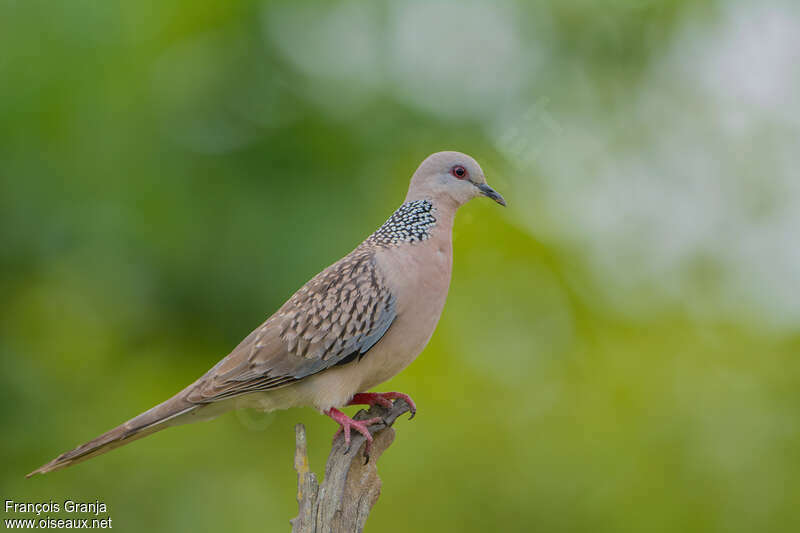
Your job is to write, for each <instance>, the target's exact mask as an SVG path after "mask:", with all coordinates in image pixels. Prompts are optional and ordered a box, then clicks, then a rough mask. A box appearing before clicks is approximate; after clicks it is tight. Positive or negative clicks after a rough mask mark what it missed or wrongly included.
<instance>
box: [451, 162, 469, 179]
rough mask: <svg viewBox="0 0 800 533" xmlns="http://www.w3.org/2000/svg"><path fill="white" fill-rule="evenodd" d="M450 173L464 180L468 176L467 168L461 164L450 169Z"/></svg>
mask: <svg viewBox="0 0 800 533" xmlns="http://www.w3.org/2000/svg"><path fill="white" fill-rule="evenodd" d="M450 174H452V175H453V176H455V177H456V178H458V179H460V180H463V179H464V178H466V177H467V169H466V168H464V167H462V166H461V165H456V166H454V167H453V168H452V169H451V170H450Z"/></svg>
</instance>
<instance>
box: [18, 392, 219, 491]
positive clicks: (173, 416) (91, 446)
mask: <svg viewBox="0 0 800 533" xmlns="http://www.w3.org/2000/svg"><path fill="white" fill-rule="evenodd" d="M201 407H203V406H202V405H197V404H194V403H191V402H189V401H187V400H186V399H185V398H183V395H181V394H178V395H177V396H174V397H172V398H170V399H169V400H167V401H166V402H164V403H161V404H159V405H156V406H155V407H153V408H152V409H149V410H147V411H145V412H144V413H142V414H140V415H139V416H137V417H134V418H131V419H130V420H128V421H127V422H125V423H124V424H122V425H120V426H117V427H115V428H114V429H112V430H110V431H107V432H105V433H103V434H102V435H100V436H99V437H96V438H94V439H92V440H90V441H89V442H87V443H85V444H81V445H80V446H78V447H77V448H75V449H74V450H70V451H68V452H64V453H62V454H61V455H59V456H58V457H56V458H55V459H53V460H52V461H50V462H49V463H46V464H44V465H42V466H40V467H39V468H37V469H36V470H34V471H33V472H31V473H30V474H28V475H27V476H26V477H31V476H32V475H34V474H46V473H48V472H52V471H54V470H60V469H62V468H65V467H67V466H70V465H74V464H76V463H80V462H81V461H85V460H86V459H91V458H92V457H95V456H96V455H100V454H103V453H106V452H108V451H111V450H113V449H114V448H119V447H120V446H124V445H125V444H128V443H129V442H133V441H135V440H138V439H141V438H142V437H146V436H147V435H151V434H153V433H155V432H156V431H160V430H162V429H165V428H167V427H169V426H172V425H177V424H180V423H182V422H184V421H187V422H188V420H181V421H178V420H177V419H178V417H183V415H187V414H190V413H195V412H196V411H197V410H199V408H201Z"/></svg>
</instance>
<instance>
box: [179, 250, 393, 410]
mask: <svg viewBox="0 0 800 533" xmlns="http://www.w3.org/2000/svg"><path fill="white" fill-rule="evenodd" d="M395 303H396V301H395V297H394V296H393V295H392V293H391V291H390V290H389V288H388V286H387V284H386V282H385V279H384V278H383V276H382V274H381V273H380V271H379V269H378V267H377V264H376V262H375V257H374V251H373V250H372V249H370V248H369V247H367V246H362V247H359V248H357V249H356V250H354V251H353V252H352V253H351V254H349V255H347V256H345V257H344V258H343V259H341V260H340V261H338V262H337V263H335V264H333V265H331V266H330V267H328V268H327V269H325V270H323V271H322V272H321V273H319V274H318V275H317V276H315V277H314V278H313V279H312V280H311V281H309V282H308V283H307V284H306V285H305V286H303V287H302V288H301V289H300V290H298V291H297V292H296V293H295V294H294V295H293V296H292V297H291V298H290V299H289V300H288V301H287V302H286V303H285V304H284V305H283V306H282V307H281V308H280V309H279V310H278V312H277V313H275V314H274V315H273V316H272V317H270V318H269V319H268V320H267V321H266V322H264V324H262V325H261V326H260V327H259V328H258V329H256V330H255V331H253V332H252V333H251V334H250V335H248V336H247V337H246V338H245V339H244V340H243V341H242V342H241V343H240V344H239V346H237V347H236V348H235V349H234V350H233V352H231V354H230V355H228V356H227V357H226V358H225V359H223V360H222V361H220V362H219V363H218V364H217V365H216V366H215V367H214V368H212V369H211V370H209V372H208V373H206V375H205V376H203V377H202V378H200V379H199V380H198V381H197V382H196V383H195V384H194V385H193V386H191V387H190V388H189V389H188V390H187V393H188V394H187V399H188V400H189V401H192V402H195V403H208V402H213V401H218V400H222V399H225V398H230V397H233V396H238V395H240V394H245V393H248V392H256V391H266V390H270V389H274V388H277V387H281V386H284V385H287V384H290V383H293V382H296V381H299V380H301V379H303V378H306V377H308V376H310V375H313V374H316V373H317V372H321V371H323V370H325V369H327V368H331V367H333V366H335V365H337V364H343V363H345V362H349V361H351V360H353V359H360V358H361V357H362V356H363V355H364V354H366V353H367V351H368V350H369V349H370V348H372V347H373V346H374V345H375V343H377V342H378V341H379V340H380V339H381V337H383V335H384V334H385V333H386V331H387V330H388V329H389V327H390V326H391V325H392V322H393V321H394V319H395V317H396V316H397V313H396V309H395Z"/></svg>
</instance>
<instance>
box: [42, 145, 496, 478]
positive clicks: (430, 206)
mask: <svg viewBox="0 0 800 533" xmlns="http://www.w3.org/2000/svg"><path fill="white" fill-rule="evenodd" d="M479 195H483V196H487V197H489V198H491V199H493V200H495V201H496V202H498V203H499V204H501V205H505V200H503V197H502V196H500V194H498V193H497V192H496V191H495V190H494V189H492V188H491V187H489V185H487V184H486V179H485V177H484V175H483V171H482V170H481V168H480V166H479V165H478V163H477V162H475V160H473V159H472V158H471V157H469V156H467V155H465V154H461V153H458V152H439V153H436V154H433V155H431V156H429V157H428V158H427V159H425V160H424V161H423V162H422V164H420V166H419V168H418V169H417V170H416V172H415V173H414V175H413V177H412V178H411V184H410V186H409V188H408V194H407V196H406V199H405V202H404V203H403V204H402V205H401V206H400V207H399V208H398V209H397V210H396V211H395V212H394V213H393V214H392V215H391V216H390V217H389V219H388V220H387V221H386V223H384V224H383V225H382V226H381V227H380V228H378V229H377V230H376V231H375V232H374V233H373V234H372V235H370V236H369V237H367V239H366V240H365V241H364V242H362V243H361V244H360V245H358V247H356V249H355V250H353V251H352V252H350V253H349V254H347V255H346V256H344V257H343V258H342V259H340V260H339V261H337V262H336V263H334V264H333V265H331V266H329V267H328V268H326V269H325V270H323V271H322V272H320V273H319V274H317V275H316V276H315V277H314V278H313V279H311V281H309V282H308V283H306V284H305V285H304V286H303V287H301V288H300V290H298V291H297V292H296V293H294V295H292V297H291V298H289V300H288V301H287V302H286V303H285V304H283V306H281V308H280V309H278V311H277V312H276V313H275V314H274V315H272V316H271V317H269V318H268V319H267V320H266V322H264V323H263V324H262V325H261V326H259V327H258V328H256V330H255V331H253V332H252V333H250V335H248V336H247V337H246V338H245V339H244V340H243V341H242V342H241V343H239V345H238V346H237V347H236V348H234V349H233V351H232V352H231V353H230V354H229V355H228V356H227V357H225V358H224V359H222V360H221V361H220V362H219V363H217V364H216V365H215V366H214V367H213V368H211V370H209V371H208V372H206V373H205V374H204V375H203V376H202V377H200V379H198V380H197V381H195V382H194V383H192V384H191V385H189V386H188V387H186V388H185V389H183V390H182V391H181V392H179V393H178V394H176V395H175V396H173V397H172V398H170V399H169V400H167V401H165V402H164V403H162V404H159V405H157V406H155V407H153V408H152V409H150V410H148V411H145V412H144V413H142V414H140V415H139V416H137V417H135V418H132V419H131V420H129V421H127V422H125V423H124V424H122V425H120V426H118V427H116V428H114V429H112V430H110V431H108V432H106V433H104V434H102V435H100V436H99V437H97V438H95V439H93V440H91V441H89V442H87V443H85V444H82V445H80V446H78V447H77V448H75V449H74V450H71V451H68V452H66V453H63V454H61V455H59V456H58V457H56V458H55V459H53V460H52V461H50V462H49V463H47V464H45V465H43V466H41V467H40V468H38V469H36V470H35V471H33V472H31V473H30V474H28V476H29V477H30V476H31V475H33V474H37V473H42V474H44V473H47V472H52V471H53V470H58V469H60V468H64V467H66V466H69V465H72V464H75V463H78V462H80V461H84V460H86V459H89V458H91V457H94V456H95V455H99V454H102V453H105V452H107V451H109V450H111V449H114V448H116V447H118V446H122V445H123V444H127V443H129V442H132V441H134V440H136V439H139V438H141V437H144V436H146V435H150V434H151V433H155V432H156V431H159V430H161V429H164V428H166V427H169V426H173V425H178V424H184V423H187V422H193V421H197V420H207V419H209V418H213V417H215V416H217V415H219V414H220V413H222V412H225V411H228V410H231V409H233V408H238V407H254V408H258V409H261V410H264V411H272V410H275V409H286V408H289V407H297V406H312V407H314V408H316V409H318V410H319V411H320V412H322V413H325V414H326V415H328V416H330V417H331V418H332V419H333V420H335V421H336V422H337V423H338V424H339V425H340V426H341V427H340V428H339V431H342V430H343V431H344V435H345V439H346V440H347V441H348V443H349V440H350V430H351V428H352V429H355V430H356V431H358V432H360V433H361V434H363V435H364V436H365V437H366V439H367V447H366V450H365V453H366V454H368V453H369V443H370V442H371V440H372V439H371V437H370V433H369V431H368V430H367V428H368V426H369V425H370V424H372V423H374V422H376V421H377V420H374V419H371V420H364V421H355V420H353V419H351V418H350V417H348V416H347V415H345V414H344V413H342V412H341V411H339V410H338V407H342V406H344V405H352V404H367V405H369V404H375V403H379V404H383V405H389V404H390V402H391V401H392V400H394V399H398V398H403V399H404V400H406V401H407V402H408V403H409V406H410V407H411V413H412V416H413V415H414V413H415V412H416V407H415V406H414V403H413V402H412V401H411V399H410V398H409V397H408V396H407V395H405V394H401V393H396V392H387V393H368V392H365V391H367V390H368V389H370V388H372V387H374V386H376V385H378V384H380V383H382V382H384V381H386V380H388V379H389V378H391V377H392V376H394V375H396V374H397V373H398V372H400V371H401V370H403V369H404V368H405V367H406V366H408V365H409V364H410V363H411V362H412V361H413V360H414V359H415V358H416V357H417V355H419V353H420V352H421V351H422V349H423V348H424V347H425V345H426V344H427V343H428V340H430V338H431V336H432V335H433V331H434V329H435V328H436V324H437V322H438V321H439V316H440V314H441V312H442V308H443V307H444V303H445V299H446V297H447V291H448V288H449V285H450V273H451V269H452V263H453V258H452V250H453V245H452V229H453V219H454V217H455V213H456V210H457V209H458V208H459V207H460V206H461V205H463V204H464V203H466V202H467V201H469V200H470V199H472V198H474V197H476V196H479Z"/></svg>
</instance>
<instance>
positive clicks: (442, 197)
mask: <svg viewBox="0 0 800 533" xmlns="http://www.w3.org/2000/svg"><path fill="white" fill-rule="evenodd" d="M476 196H486V197H488V198H491V199H492V200H494V201H495V202H497V203H498V204H500V205H506V201H505V200H504V199H503V197H502V196H500V193H498V192H497V191H495V190H494V189H492V188H491V187H489V185H488V184H487V183H486V177H485V176H484V175H483V170H481V166H480V165H479V164H478V163H477V161H475V160H474V159H472V158H471V157H470V156H468V155H466V154H462V153H460V152H437V153H435V154H432V155H429V156H428V157H427V158H426V159H425V161H423V162H422V163H421V164H420V165H419V168H417V171H416V172H414V176H412V178H411V185H410V186H409V187H408V196H407V197H406V200H407V201H408V200H420V199H423V198H430V199H432V200H434V201H436V202H437V203H442V204H449V205H453V206H454V207H459V206H461V205H463V204H465V203H467V202H468V201H469V200H471V199H473V198H475V197H476Z"/></svg>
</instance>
